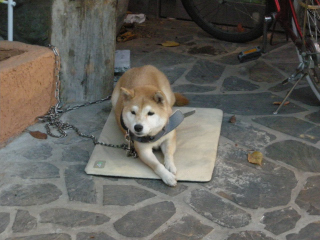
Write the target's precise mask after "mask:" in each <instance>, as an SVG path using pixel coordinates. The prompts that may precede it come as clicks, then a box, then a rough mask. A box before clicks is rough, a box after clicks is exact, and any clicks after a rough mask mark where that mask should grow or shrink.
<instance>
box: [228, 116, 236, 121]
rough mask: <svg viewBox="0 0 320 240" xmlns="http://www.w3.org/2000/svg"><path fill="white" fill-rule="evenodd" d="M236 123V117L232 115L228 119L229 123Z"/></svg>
mask: <svg viewBox="0 0 320 240" xmlns="http://www.w3.org/2000/svg"><path fill="white" fill-rule="evenodd" d="M236 121H237V119H236V116H235V115H233V116H232V117H231V118H230V119H229V123H235V122H236Z"/></svg>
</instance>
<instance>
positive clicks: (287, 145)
mask: <svg viewBox="0 0 320 240" xmlns="http://www.w3.org/2000/svg"><path fill="white" fill-rule="evenodd" d="M137 30H138V31H140V32H139V33H140V34H141V35H140V38H138V39H134V40H132V41H129V42H125V43H121V44H118V49H130V50H131V63H132V66H140V65H144V64H153V65H155V66H157V67H158V68H160V69H161V70H162V71H164V72H165V73H166V74H167V75H168V77H169V79H170V81H171V83H172V85H173V89H174V90H175V91H179V92H183V93H185V95H187V96H188V98H189V99H190V100H191V104H190V106H194V107H210V108H220V109H222V110H223V111H224V120H223V124H222V131H221V137H220V141H219V149H218V156H217V162H216V166H215V169H214V172H213V177H212V180H211V181H210V182H206V183H193V182H179V183H178V185H177V186H176V187H175V188H170V187H167V186H166V185H164V184H163V183H162V182H161V181H158V180H142V179H126V178H112V177H100V176H89V175H86V174H85V173H84V168H85V165H86V163H87V161H88V159H89V156H90V154H91V152H92V150H93V148H94V146H93V144H92V143H91V141H89V140H86V139H82V138H79V137H77V136H76V135H75V134H74V133H73V132H72V131H69V135H68V136H67V137H66V138H62V139H54V138H50V137H49V138H48V139H46V140H40V139H36V138H33V137H32V136H31V135H30V134H29V133H28V130H29V131H35V130H39V131H42V132H43V131H44V127H43V125H42V124H36V125H34V126H31V127H30V128H29V129H28V130H27V131H26V132H25V133H23V134H22V135H21V136H20V137H18V138H16V139H15V140H14V141H13V142H12V143H10V144H9V145H7V146H6V147H5V148H3V149H1V150H0V162H1V168H0V239H7V240H9V239H10V240H13V239H19V240H22V239H23V240H69V239H72V240H89V239H90V240H91V239H96V240H110V239H161V240H167V239H170V240H174V239H214V240H246V239H255V240H284V239H286V240H306V239H308V240H311V239H320V141H319V140H320V126H319V123H320V118H319V116H320V111H319V105H320V104H319V101H318V100H317V99H316V98H315V97H314V96H313V93H312V92H311V90H310V88H309V86H308V85H307V83H306V82H303V83H301V84H300V85H299V86H298V87H297V89H296V90H295V91H294V92H293V94H292V96H291V97H290V104H289V105H287V106H285V107H283V109H282V110H281V111H280V113H279V114H278V115H273V114H272V112H273V111H274V110H275V109H276V107H277V106H275V105H273V102H275V101H280V100H281V99H282V97H283V96H284V95H285V93H286V91H287V90H288V88H289V87H290V84H289V85H288V86H282V85H280V84H279V83H280V82H281V80H283V79H284V78H285V77H286V76H288V75H289V74H291V73H292V72H293V71H294V68H295V67H296V65H297V57H296V53H295V50H294V47H293V45H292V44H291V43H287V42H285V41H284V39H285V38H284V36H282V35H281V34H278V35H277V38H276V42H277V43H278V44H277V45H275V46H273V47H270V48H269V50H270V51H269V52H268V53H267V54H264V55H263V56H262V57H261V58H260V59H258V60H255V61H251V62H247V63H242V64H240V63H239V62H238V60H237V54H238V53H239V52H240V51H242V50H245V49H247V48H250V47H251V46H256V45H259V44H260V43H261V39H259V40H257V41H254V42H251V43H246V44H235V43H228V42H222V41H217V40H216V39H213V38H211V37H210V36H208V35H207V34H205V33H204V32H203V31H202V30H200V29H199V28H198V27H197V26H196V25H194V24H193V23H192V22H183V21H174V20H171V21H169V20H161V21H159V20H158V21H148V22H146V23H144V24H143V25H142V26H140V27H139V28H138V29H137ZM143 35H144V36H148V37H149V38H142V37H143ZM166 40H175V41H177V42H179V43H180V44H181V45H180V46H178V47H174V48H165V47H162V46H161V45H159V43H161V42H163V41H166ZM57 47H59V46H57ZM110 108H111V107H110V103H109V102H104V103H101V104H96V105H93V106H90V107H86V108H81V109H78V110H75V111H72V112H69V113H67V114H65V115H64V116H63V117H62V120H65V121H68V122H70V123H72V124H74V125H76V126H77V127H79V128H80V129H81V130H82V131H84V132H86V133H90V134H94V135H96V136H98V135H99V133H100V131H101V129H102V127H103V125H104V123H105V121H106V119H107V117H108V114H109V111H110ZM233 115H235V117H236V122H235V123H230V122H229V119H230V117H231V116H233ZM196 150H197V146H195V151H196ZM251 151H260V152H262V153H263V155H264V159H263V164H262V166H258V165H253V164H250V163H248V162H247V154H248V153H249V152H251ZM195 161H196V159H195Z"/></svg>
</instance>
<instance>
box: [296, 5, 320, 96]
mask: <svg viewBox="0 0 320 240" xmlns="http://www.w3.org/2000/svg"><path fill="white" fill-rule="evenodd" d="M302 2H304V1H302ZM309 5H318V4H316V3H314V1H313V0H310V1H309ZM294 7H295V11H296V13H297V17H298V22H299V25H300V26H302V23H303V20H302V19H303V17H304V13H303V12H302V11H303V10H304V9H303V8H302V7H301V6H300V5H299V3H298V0H295V2H294ZM319 17H320V14H319ZM317 24H319V26H318V25H317ZM307 25H308V26H310V27H311V31H314V29H317V28H318V27H319V28H320V19H319V20H318V21H317V22H316V24H314V23H313V24H311V25H309V24H307ZM293 30H294V31H295V32H296V33H297V29H296V26H295V24H293ZM306 32H307V33H308V32H309V29H308V30H307V31H306ZM313 36H314V35H312V34H306V36H305V38H306V43H307V51H309V52H310V53H315V54H316V55H314V56H313V60H314V67H312V68H309V69H308V73H309V74H308V76H307V77H306V79H307V82H308V84H309V85H310V88H311V89H312V91H313V93H314V94H315V96H316V97H317V98H318V100H319V101H320V57H319V56H320V48H319V47H316V46H319V42H320V36H318V39H316V40H315V39H313V38H314V37H313ZM315 41H316V42H315ZM297 51H298V57H299V60H300V62H302V61H303V60H304V59H303V56H302V55H301V51H299V49H297Z"/></svg>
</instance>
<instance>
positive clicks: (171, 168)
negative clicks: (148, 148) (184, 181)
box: [164, 161, 177, 175]
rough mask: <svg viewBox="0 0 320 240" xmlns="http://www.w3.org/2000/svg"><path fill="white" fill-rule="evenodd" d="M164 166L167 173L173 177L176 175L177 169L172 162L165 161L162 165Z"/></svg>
mask: <svg viewBox="0 0 320 240" xmlns="http://www.w3.org/2000/svg"><path fill="white" fill-rule="evenodd" d="M164 166H165V168H166V169H168V170H169V172H171V173H173V174H174V175H176V174H177V168H176V166H175V165H174V163H173V162H172V161H170V162H169V161H166V162H165V163H164Z"/></svg>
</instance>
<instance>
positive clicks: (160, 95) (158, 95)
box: [153, 91, 165, 104]
mask: <svg viewBox="0 0 320 240" xmlns="http://www.w3.org/2000/svg"><path fill="white" fill-rule="evenodd" d="M153 99H154V100H155V101H156V103H161V104H163V103H164V101H165V98H164V95H163V93H162V92H161V91H157V92H156V93H155V94H154V96H153Z"/></svg>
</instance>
